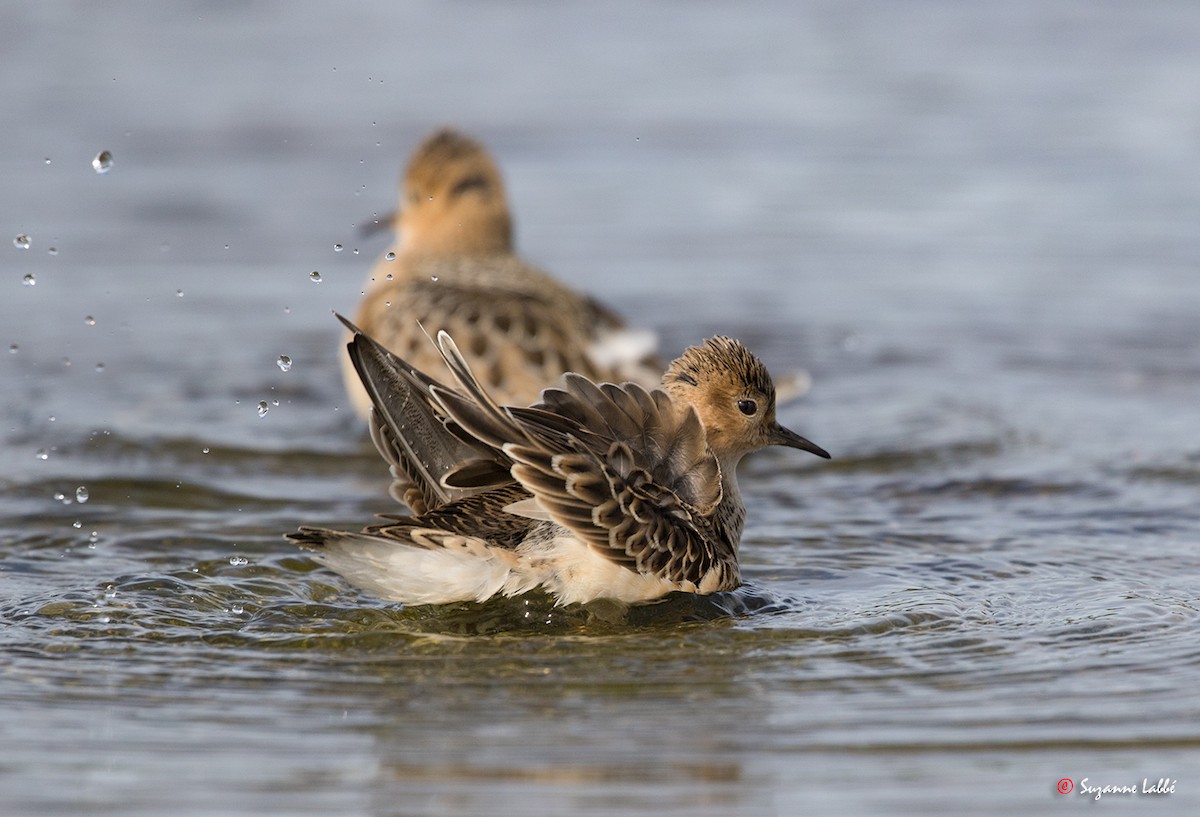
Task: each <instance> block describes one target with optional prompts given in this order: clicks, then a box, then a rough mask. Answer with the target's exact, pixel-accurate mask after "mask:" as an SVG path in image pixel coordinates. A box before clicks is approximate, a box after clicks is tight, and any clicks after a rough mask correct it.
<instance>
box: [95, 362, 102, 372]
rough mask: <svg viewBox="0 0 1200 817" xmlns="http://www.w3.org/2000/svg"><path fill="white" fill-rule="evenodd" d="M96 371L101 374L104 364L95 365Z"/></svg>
mask: <svg viewBox="0 0 1200 817" xmlns="http://www.w3.org/2000/svg"><path fill="white" fill-rule="evenodd" d="M96 371H98V372H102V371H104V364H103V363H97V364H96Z"/></svg>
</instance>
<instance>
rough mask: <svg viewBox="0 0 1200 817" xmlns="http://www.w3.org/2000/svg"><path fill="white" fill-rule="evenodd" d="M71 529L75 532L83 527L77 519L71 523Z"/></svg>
mask: <svg viewBox="0 0 1200 817" xmlns="http://www.w3.org/2000/svg"><path fill="white" fill-rule="evenodd" d="M71 527H73V528H74V529H75V530H79V529H80V528H82V527H83V523H82V522H80V521H79V520H78V519H76V520H75V521H74V522H72V523H71Z"/></svg>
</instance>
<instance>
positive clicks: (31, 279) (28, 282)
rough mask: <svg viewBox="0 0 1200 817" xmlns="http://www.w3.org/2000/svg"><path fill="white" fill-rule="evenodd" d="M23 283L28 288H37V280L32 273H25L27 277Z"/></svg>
mask: <svg viewBox="0 0 1200 817" xmlns="http://www.w3.org/2000/svg"><path fill="white" fill-rule="evenodd" d="M21 283H22V284H24V285H25V286H27V287H32V286H37V279H36V278H34V277H33V273H32V272H27V273H25V277H24V278H22V279H21Z"/></svg>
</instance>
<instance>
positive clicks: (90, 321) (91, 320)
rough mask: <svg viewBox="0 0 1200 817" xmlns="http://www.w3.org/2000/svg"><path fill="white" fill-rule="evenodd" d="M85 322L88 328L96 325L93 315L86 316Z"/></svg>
mask: <svg viewBox="0 0 1200 817" xmlns="http://www.w3.org/2000/svg"><path fill="white" fill-rule="evenodd" d="M83 322H84V323H86V324H87V325H88V326H95V325H96V319H95V318H93V317H92V316H91V315H86V316H85V317H84V319H83Z"/></svg>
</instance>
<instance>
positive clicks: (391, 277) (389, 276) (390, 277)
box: [383, 272, 396, 281]
mask: <svg viewBox="0 0 1200 817" xmlns="http://www.w3.org/2000/svg"><path fill="white" fill-rule="evenodd" d="M383 277H384V278H385V279H387V280H388V281H391V280H394V279H395V277H396V276H394V275H392V274H391V273H390V272H389V273H388V274H387V275H385V276H383Z"/></svg>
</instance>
